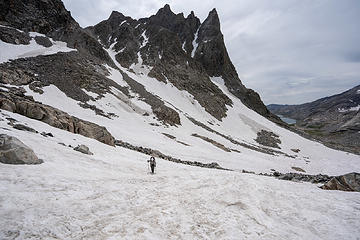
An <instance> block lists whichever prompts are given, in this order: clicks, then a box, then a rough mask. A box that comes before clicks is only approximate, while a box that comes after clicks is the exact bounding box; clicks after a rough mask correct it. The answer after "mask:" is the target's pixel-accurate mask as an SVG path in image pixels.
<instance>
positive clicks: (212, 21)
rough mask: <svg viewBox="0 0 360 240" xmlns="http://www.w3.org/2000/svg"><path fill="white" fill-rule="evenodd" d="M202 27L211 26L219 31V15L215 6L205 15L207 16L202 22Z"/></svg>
mask: <svg viewBox="0 0 360 240" xmlns="http://www.w3.org/2000/svg"><path fill="white" fill-rule="evenodd" d="M202 27H203V28H206V27H211V28H213V29H214V30H215V29H216V30H218V31H220V20H219V16H218V13H217V11H216V8H213V10H211V11H210V12H209V14H208V16H207V18H206V19H205V21H204V22H203V24H202Z"/></svg>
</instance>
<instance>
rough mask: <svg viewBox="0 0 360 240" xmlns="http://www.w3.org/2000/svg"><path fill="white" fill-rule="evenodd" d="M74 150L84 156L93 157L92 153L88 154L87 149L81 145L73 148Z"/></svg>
mask: <svg viewBox="0 0 360 240" xmlns="http://www.w3.org/2000/svg"><path fill="white" fill-rule="evenodd" d="M74 150H75V151H78V152H81V153H84V154H88V155H93V153H92V152H90V150H89V148H88V147H87V146H85V145H83V144H81V145H78V146H77V147H74Z"/></svg>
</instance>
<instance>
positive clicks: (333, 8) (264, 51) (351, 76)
mask: <svg viewBox="0 0 360 240" xmlns="http://www.w3.org/2000/svg"><path fill="white" fill-rule="evenodd" d="M64 3H65V6H66V8H67V9H68V10H70V11H71V14H72V16H73V17H74V18H75V19H76V20H77V21H78V22H79V23H80V25H81V26H82V27H86V26H89V25H94V24H96V23H98V22H100V21H101V20H104V19H107V18H108V17H109V15H110V13H111V11H112V10H116V11H119V12H121V13H123V14H124V15H128V16H131V17H132V18H137V19H138V18H141V17H148V16H150V15H153V14H155V13H156V12H157V10H158V9H159V8H161V7H163V6H164V4H165V3H169V4H170V7H171V9H172V10H173V12H175V13H180V12H183V13H184V14H185V16H187V15H188V14H189V13H190V11H191V10H193V11H194V12H195V15H197V16H198V17H199V18H200V20H201V21H203V20H204V19H205V18H206V16H207V14H208V12H209V11H210V10H211V9H212V8H214V7H216V9H217V11H218V14H219V17H220V21H221V29H222V32H223V34H224V38H225V42H226V46H227V49H228V52H229V54H230V57H231V60H232V62H233V64H234V65H235V67H236V69H237V72H238V74H239V76H240V78H241V80H242V82H243V83H244V84H245V86H247V87H249V88H253V89H254V90H256V91H257V92H258V93H259V94H260V96H261V98H262V100H263V101H264V102H265V104H270V103H282V104H285V103H286V104H297V103H304V102H309V101H313V100H315V99H318V98H321V97H325V96H329V95H333V94H337V93H340V92H342V91H345V90H347V89H350V88H352V87H354V86H356V85H359V84H360V1H359V0H301V1H299V0H222V1H215V0H202V1H194V0H177V1H176V0H96V1H95V0H64Z"/></svg>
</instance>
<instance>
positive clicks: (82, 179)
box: [0, 110, 360, 240]
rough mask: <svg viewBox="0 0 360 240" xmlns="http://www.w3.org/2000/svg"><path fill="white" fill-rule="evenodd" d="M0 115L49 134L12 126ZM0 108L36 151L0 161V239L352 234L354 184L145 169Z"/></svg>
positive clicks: (357, 224) (115, 150) (359, 225)
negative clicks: (32, 158) (18, 161)
mask: <svg viewBox="0 0 360 240" xmlns="http://www.w3.org/2000/svg"><path fill="white" fill-rule="evenodd" d="M4 115H6V116H7V117H12V118H15V119H17V120H18V121H19V122H20V123H22V124H27V125H29V126H31V127H33V128H35V129H36V130H38V131H45V132H51V133H53V134H54V137H53V138H51V137H47V138H45V137H43V136H41V135H40V134H35V133H30V132H24V131H19V130H16V129H13V128H11V127H10V126H9V125H7V123H6V122H7V120H5V117H6V116H4ZM0 117H1V120H2V121H0V127H1V132H2V133H7V134H10V135H12V136H15V137H17V138H19V139H20V140H21V141H23V142H24V143H25V144H26V145H28V146H29V147H31V148H32V149H34V151H35V153H36V154H37V155H38V157H39V158H41V159H43V160H44V163H43V164H41V165H34V166H31V165H6V164H0V190H1V191H0V239H327V240H329V239H359V236H360V218H359V216H360V193H353V192H340V191H324V190H322V189H319V188H318V187H317V186H316V185H314V184H310V183H295V182H289V181H281V180H277V179H275V178H271V177H262V176H256V175H249V174H243V173H240V172H238V171H233V172H230V171H223V170H213V169H203V168H198V167H191V166H186V165H181V164H176V163H172V162H168V161H163V160H161V159H157V163H158V167H157V169H156V174H155V175H151V174H148V168H147V164H146V160H147V159H148V158H149V157H148V156H146V155H143V154H140V153H137V152H133V151H130V150H127V149H124V148H121V147H111V146H108V145H105V144H102V143H100V142H97V141H96V140H93V139H89V138H85V137H83V136H80V135H75V134H72V133H69V132H65V131H62V130H60V129H56V128H53V127H51V126H48V125H46V124H44V123H41V122H38V121H34V120H30V119H27V118H25V117H23V116H20V115H17V114H13V113H9V112H6V111H3V110H2V111H1V113H0ZM59 142H62V143H64V144H66V145H69V144H71V145H72V146H76V145H77V144H85V145H87V146H89V148H90V151H92V152H93V153H94V155H91V156H89V155H85V154H82V153H79V152H76V151H74V150H73V149H72V148H70V147H67V146H63V145H60V144H58V143H59Z"/></svg>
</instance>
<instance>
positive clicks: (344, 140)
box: [268, 85, 360, 154]
mask: <svg viewBox="0 0 360 240" xmlns="http://www.w3.org/2000/svg"><path fill="white" fill-rule="evenodd" d="M359 106H360V85H358V86H355V87H353V88H351V89H349V90H346V91H344V92H342V93H339V94H335V95H332V96H328V97H324V98H320V99H318V100H315V101H313V102H308V103H304V104H299V105H279V104H270V105H268V108H269V110H270V111H272V112H273V113H274V114H280V115H283V116H284V117H289V118H292V119H295V120H297V123H296V125H295V127H297V128H299V129H300V130H303V131H305V132H307V133H310V134H311V135H312V136H313V137H315V138H317V139H320V140H322V141H324V142H325V143H328V144H331V146H333V147H336V144H338V145H340V146H339V147H340V149H342V148H344V149H346V150H348V151H351V152H355V153H358V154H359V153H360V142H359V140H358V139H359V137H358V135H359V134H358V132H359V131H360V125H359V122H360V111H359V109H360V107H359ZM331 142H332V143H331Z"/></svg>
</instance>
